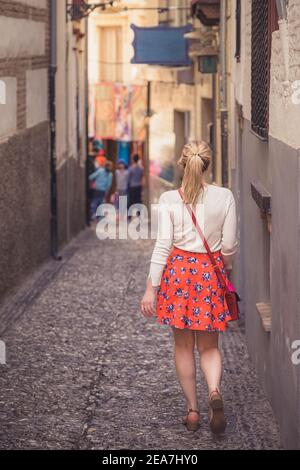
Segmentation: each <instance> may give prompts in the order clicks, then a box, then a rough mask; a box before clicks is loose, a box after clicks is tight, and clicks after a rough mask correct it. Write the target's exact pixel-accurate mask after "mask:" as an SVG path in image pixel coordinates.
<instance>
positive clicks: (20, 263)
mask: <svg viewBox="0 0 300 470" xmlns="http://www.w3.org/2000/svg"><path fill="white" fill-rule="evenodd" d="M66 3H67V2H65V1H59V2H57V1H53V0H51V1H48V0H20V1H18V2H14V1H5V0H1V1H0V29H1V33H2V34H3V38H2V40H1V44H0V95H1V96H0V168H1V171H0V220H1V231H0V247H1V269H0V272H1V274H0V296H2V295H4V294H6V293H7V292H8V291H10V290H11V289H12V288H14V287H15V286H16V285H17V284H18V283H19V282H20V281H21V280H22V279H23V278H24V277H25V276H27V275H29V274H30V273H31V272H32V271H33V270H34V269H35V268H36V267H37V266H39V264H40V263H42V262H43V261H44V260H45V259H46V258H47V257H48V256H50V254H51V252H52V254H56V253H57V251H58V250H59V248H60V247H62V246H63V245H64V244H65V243H66V242H67V241H68V240H69V239H70V238H71V237H72V236H73V235H75V233H77V232H78V231H79V230H80V229H81V228H83V227H84V226H85V220H86V212H85V205H86V203H85V155H86V150H85V147H86V145H85V135H86V129H85V114H86V110H85V85H84V83H85V81H84V70H85V65H84V56H85V50H84V45H83V44H84V36H82V34H81V32H78V27H77V29H75V25H74V23H71V22H70V21H67V17H66ZM83 27H84V25H82V24H81V25H80V28H83ZM50 124H51V126H50Z"/></svg>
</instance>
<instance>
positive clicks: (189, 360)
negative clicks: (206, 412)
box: [173, 328, 198, 419]
mask: <svg viewBox="0 0 300 470" xmlns="http://www.w3.org/2000/svg"><path fill="white" fill-rule="evenodd" d="M173 334H174V341H175V351H174V353H175V366H176V372H177V377H178V380H179V382H180V385H181V388H182V390H183V393H184V395H185V398H186V401H187V407H188V409H193V410H197V409H198V401H197V392H196V362H195V355H194V349H195V332H194V331H191V330H180V329H178V328H173ZM192 415H195V418H196V419H198V415H197V414H196V413H192Z"/></svg>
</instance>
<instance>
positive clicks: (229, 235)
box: [221, 192, 239, 269]
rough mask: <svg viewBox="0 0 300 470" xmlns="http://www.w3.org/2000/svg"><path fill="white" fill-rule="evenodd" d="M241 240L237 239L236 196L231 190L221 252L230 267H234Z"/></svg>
mask: <svg viewBox="0 0 300 470" xmlns="http://www.w3.org/2000/svg"><path fill="white" fill-rule="evenodd" d="M238 246H239V241H238V239H237V214H236V204H235V199H234V196H233V194H232V192H231V197H230V198H229V203H228V207H227V210H226V216H225V220H224V224H223V228H222V248H221V253H222V255H224V257H225V264H226V267H227V268H228V269H231V268H232V259H233V255H234V254H235V253H236V252H237V249H238Z"/></svg>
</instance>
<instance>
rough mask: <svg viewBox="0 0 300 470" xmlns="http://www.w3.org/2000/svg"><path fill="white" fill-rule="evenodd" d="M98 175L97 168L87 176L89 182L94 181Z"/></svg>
mask: <svg viewBox="0 0 300 470" xmlns="http://www.w3.org/2000/svg"><path fill="white" fill-rule="evenodd" d="M98 174H99V168H98V169H97V170H96V171H94V173H92V174H91V175H90V176H89V180H90V181H94V180H95V179H96V178H97V176H98Z"/></svg>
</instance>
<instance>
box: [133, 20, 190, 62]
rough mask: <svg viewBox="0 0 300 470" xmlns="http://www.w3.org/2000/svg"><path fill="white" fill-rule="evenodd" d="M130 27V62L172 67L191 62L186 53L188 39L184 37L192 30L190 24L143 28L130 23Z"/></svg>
mask: <svg viewBox="0 0 300 470" xmlns="http://www.w3.org/2000/svg"><path fill="white" fill-rule="evenodd" d="M131 28H132V29H133V31H134V41H133V43H132V45H133V47H134V56H133V58H132V59H131V63H132V64H151V65H168V66H173V67H182V66H188V65H191V64H192V62H191V59H190V58H189V55H188V45H189V41H188V39H186V38H185V37H184V34H186V33H189V32H190V31H192V30H193V26H192V25H191V24H188V25H186V26H182V27H176V28H173V27H170V26H155V27H151V28H143V27H139V26H136V25H134V24H132V25H131Z"/></svg>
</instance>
